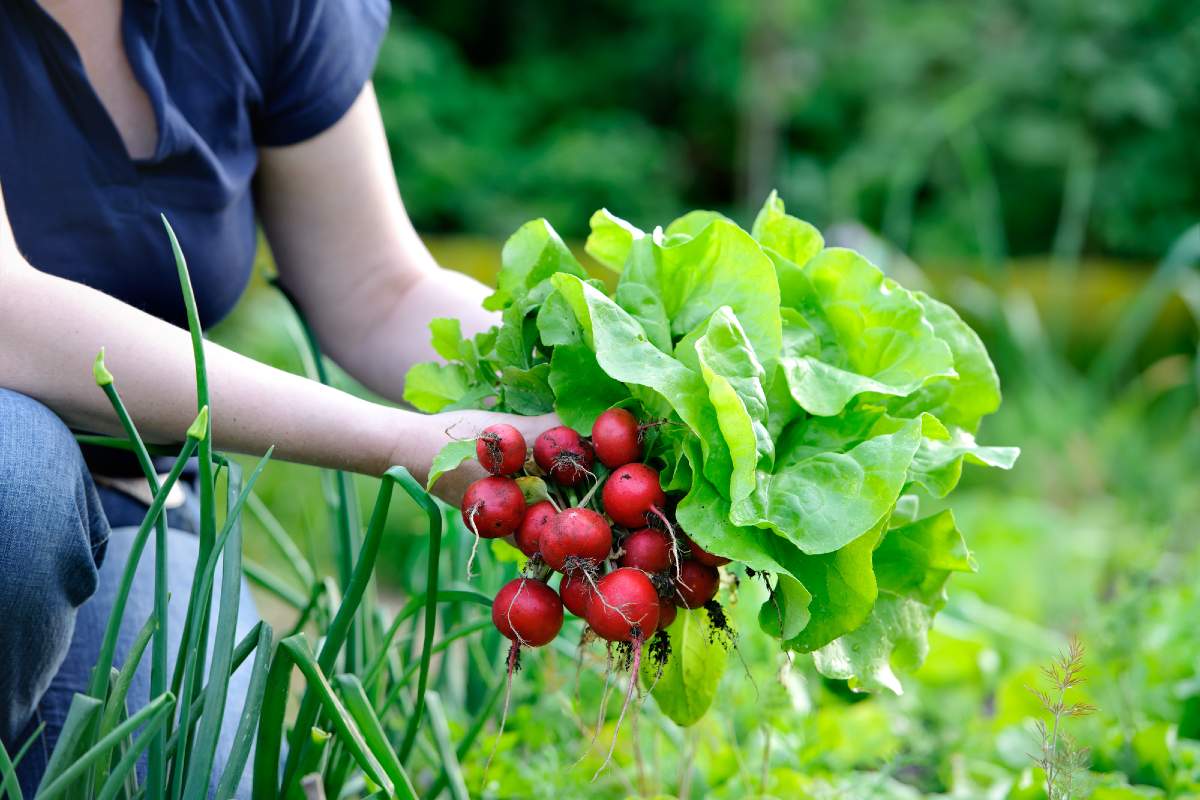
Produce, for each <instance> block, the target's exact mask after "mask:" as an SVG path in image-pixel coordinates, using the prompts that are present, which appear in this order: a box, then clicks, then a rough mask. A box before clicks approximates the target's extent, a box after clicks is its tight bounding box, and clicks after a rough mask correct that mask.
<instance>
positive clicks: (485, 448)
mask: <svg viewBox="0 0 1200 800" xmlns="http://www.w3.org/2000/svg"><path fill="white" fill-rule="evenodd" d="M475 457H476V458H478V459H479V463H480V464H482V465H483V468H484V469H486V470H487V471H488V472H490V473H492V474H493V475H512V474H513V473H514V472H520V471H521V467H523V466H525V437H524V436H522V435H521V432H520V431H519V430H517V429H516V428H514V427H513V426H512V425H506V424H504V423H503V422H500V423H497V424H495V425H489V426H487V427H486V428H484V429H483V433H481V434H479V438H478V439H476V440H475Z"/></svg>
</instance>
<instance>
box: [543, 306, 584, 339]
mask: <svg viewBox="0 0 1200 800" xmlns="http://www.w3.org/2000/svg"><path fill="white" fill-rule="evenodd" d="M537 329H538V333H539V334H541V337H542V344H544V345H548V346H550V347H555V348H557V347H563V346H571V345H580V344H583V341H584V338H583V328H582V327H580V325H579V320H577V319H575V312H574V311H572V310H571V304H570V303H568V302H567V299H566V298H565V297H563V296H562V293H561V292H551V293H550V294H549V296H547V297H546V301H545V302H544V303H542V306H541V308H539V309H538V313H537Z"/></svg>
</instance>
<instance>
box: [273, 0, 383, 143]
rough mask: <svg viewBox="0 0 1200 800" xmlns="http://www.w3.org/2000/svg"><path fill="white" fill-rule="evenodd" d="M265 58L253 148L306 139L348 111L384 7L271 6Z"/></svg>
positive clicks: (374, 3)
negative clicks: (268, 42)
mask: <svg viewBox="0 0 1200 800" xmlns="http://www.w3.org/2000/svg"><path fill="white" fill-rule="evenodd" d="M271 6H272V11H273V13H272V15H271V17H272V19H271V27H272V29H273V30H272V31H271V40H272V42H271V52H270V58H269V61H268V63H267V74H266V76H265V80H264V84H263V87H262V88H263V94H262V105H261V108H260V109H259V111H260V113H259V114H258V115H257V119H256V120H255V141H256V142H257V143H258V144H260V145H264V146H267V147H282V146H284V145H289V144H296V143H297V142H303V141H305V140H306V139H311V138H312V137H313V136H316V135H317V134H318V133H321V132H322V131H324V130H325V129H326V128H329V127H330V126H331V125H333V124H334V123H335V122H337V121H338V120H339V119H341V118H342V116H343V115H344V114H345V113H346V112H347V111H348V110H349V109H350V106H351V104H353V103H354V101H355V99H356V98H357V97H358V95H359V94H360V93H361V92H362V88H363V86H365V85H366V82H367V81H368V80H369V79H370V77H371V72H372V70H373V69H374V67H375V59H376V57H377V56H378V54H379V46H380V43H381V42H382V41H383V35H384V33H385V32H386V31H387V24H388V14H389V12H390V10H391V6H390V3H389V2H388V0H271Z"/></svg>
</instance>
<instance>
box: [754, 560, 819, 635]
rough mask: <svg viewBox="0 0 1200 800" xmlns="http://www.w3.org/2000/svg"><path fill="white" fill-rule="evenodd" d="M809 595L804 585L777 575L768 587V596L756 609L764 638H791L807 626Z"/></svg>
mask: <svg viewBox="0 0 1200 800" xmlns="http://www.w3.org/2000/svg"><path fill="white" fill-rule="evenodd" d="M811 602H812V595H811V594H810V593H809V591H808V590H807V589H805V588H804V584H802V583H800V581H798V580H796V579H795V578H793V577H791V576H790V575H779V576H778V577H777V578H776V579H775V585H774V586H773V587H771V596H770V597H769V598H767V601H766V602H765V603H763V604H762V607H761V608H760V609H759V610H758V625H759V627H760V628H762V629H763V631H764V632H765V633H766V634H767V635H768V636H774V637H775V638H776V639H794V638H795V637H796V636H798V635H799V634H800V631H802V630H804V628H805V626H806V625H808V623H809V620H810V619H811V618H812V614H811V613H810V612H809V610H808V606H809V603H811Z"/></svg>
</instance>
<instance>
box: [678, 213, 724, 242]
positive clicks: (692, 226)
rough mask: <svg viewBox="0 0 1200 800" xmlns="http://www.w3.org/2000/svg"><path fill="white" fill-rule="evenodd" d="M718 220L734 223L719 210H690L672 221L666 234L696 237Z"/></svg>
mask: <svg viewBox="0 0 1200 800" xmlns="http://www.w3.org/2000/svg"><path fill="white" fill-rule="evenodd" d="M717 220H721V221H723V222H728V223H730V224H731V225H732V224H733V221H732V220H730V219H729V217H727V216H725V215H724V214H722V213H720V212H718V211H705V210H704V209H697V210H696V211H689V212H688V213H686V214H684V215H683V216H682V217H679V218H677V219H674V220H672V221H671V224H670V225H668V226H667V230H666V235H667V236H668V237H670V236H688V237H695V236H698V235H699V234H700V232H701V231H702V230H704V229H705V228H707V227H708V226H709V225H710V224H712V223H713V222H715V221H717Z"/></svg>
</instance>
